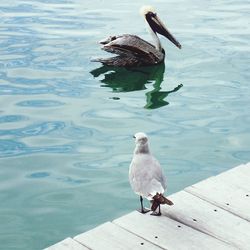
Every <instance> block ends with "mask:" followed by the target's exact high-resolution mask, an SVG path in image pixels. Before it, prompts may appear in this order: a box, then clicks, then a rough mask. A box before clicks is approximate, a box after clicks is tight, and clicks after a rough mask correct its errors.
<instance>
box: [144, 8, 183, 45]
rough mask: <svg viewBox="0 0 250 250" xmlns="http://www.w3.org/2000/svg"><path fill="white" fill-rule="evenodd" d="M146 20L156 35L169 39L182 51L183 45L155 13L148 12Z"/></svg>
mask: <svg viewBox="0 0 250 250" xmlns="http://www.w3.org/2000/svg"><path fill="white" fill-rule="evenodd" d="M145 18H146V20H147V22H148V24H149V26H150V27H151V29H152V30H153V32H155V33H159V34H161V35H163V36H165V37H166V38H167V39H169V40H170V41H171V42H172V43H173V44H175V45H176V46H177V47H178V48H179V49H181V44H180V43H179V42H178V41H177V40H176V39H175V38H174V36H173V35H172V34H171V33H170V32H169V31H168V29H167V28H166V27H165V25H164V24H163V23H162V21H161V20H160V18H159V17H158V16H157V15H156V14H155V13H153V12H148V13H146V15H145Z"/></svg>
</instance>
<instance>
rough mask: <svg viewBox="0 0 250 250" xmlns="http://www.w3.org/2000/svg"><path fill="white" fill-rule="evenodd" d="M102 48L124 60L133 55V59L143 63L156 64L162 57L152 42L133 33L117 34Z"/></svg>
mask: <svg viewBox="0 0 250 250" xmlns="http://www.w3.org/2000/svg"><path fill="white" fill-rule="evenodd" d="M102 49H103V50H105V51H107V52H110V53H114V54H118V55H120V56H122V57H124V58H123V59H125V60H126V59H129V58H130V57H133V58H134V60H138V61H141V62H142V63H143V65H154V64H157V63H159V62H161V61H162V60H163V57H164V55H163V54H162V53H161V52H159V51H158V50H156V49H155V47H154V46H153V45H152V44H150V43H148V42H147V41H145V40H143V39H141V38H140V37H138V36H134V35H122V36H117V37H115V39H114V40H112V41H110V42H109V43H107V44H105V45H104V46H103V47H102Z"/></svg>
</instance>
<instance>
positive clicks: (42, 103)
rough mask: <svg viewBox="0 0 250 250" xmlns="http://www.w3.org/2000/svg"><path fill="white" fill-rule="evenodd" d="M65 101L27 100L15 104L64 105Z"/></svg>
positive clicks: (24, 105)
mask: <svg viewBox="0 0 250 250" xmlns="http://www.w3.org/2000/svg"><path fill="white" fill-rule="evenodd" d="M64 104H65V103H63V102H59V101H53V100H28V101H22V102H18V103H16V105H17V106H21V107H39V108H43V107H57V106H61V105H64Z"/></svg>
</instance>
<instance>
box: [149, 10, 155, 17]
mask: <svg viewBox="0 0 250 250" xmlns="http://www.w3.org/2000/svg"><path fill="white" fill-rule="evenodd" d="M148 14H149V15H150V16H151V17H156V13H154V12H151V11H150V12H149V13H148Z"/></svg>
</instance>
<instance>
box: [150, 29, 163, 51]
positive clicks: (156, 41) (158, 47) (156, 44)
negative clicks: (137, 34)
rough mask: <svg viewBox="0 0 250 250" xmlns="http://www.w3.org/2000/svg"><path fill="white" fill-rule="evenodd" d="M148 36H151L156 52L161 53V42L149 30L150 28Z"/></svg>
mask: <svg viewBox="0 0 250 250" xmlns="http://www.w3.org/2000/svg"><path fill="white" fill-rule="evenodd" d="M150 34H151V36H152V37H153V39H154V42H155V48H156V49H157V50H158V51H160V52H161V51H162V47H161V41H160V39H159V37H158V36H157V35H156V33H155V32H154V31H153V30H152V29H151V27H150Z"/></svg>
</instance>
